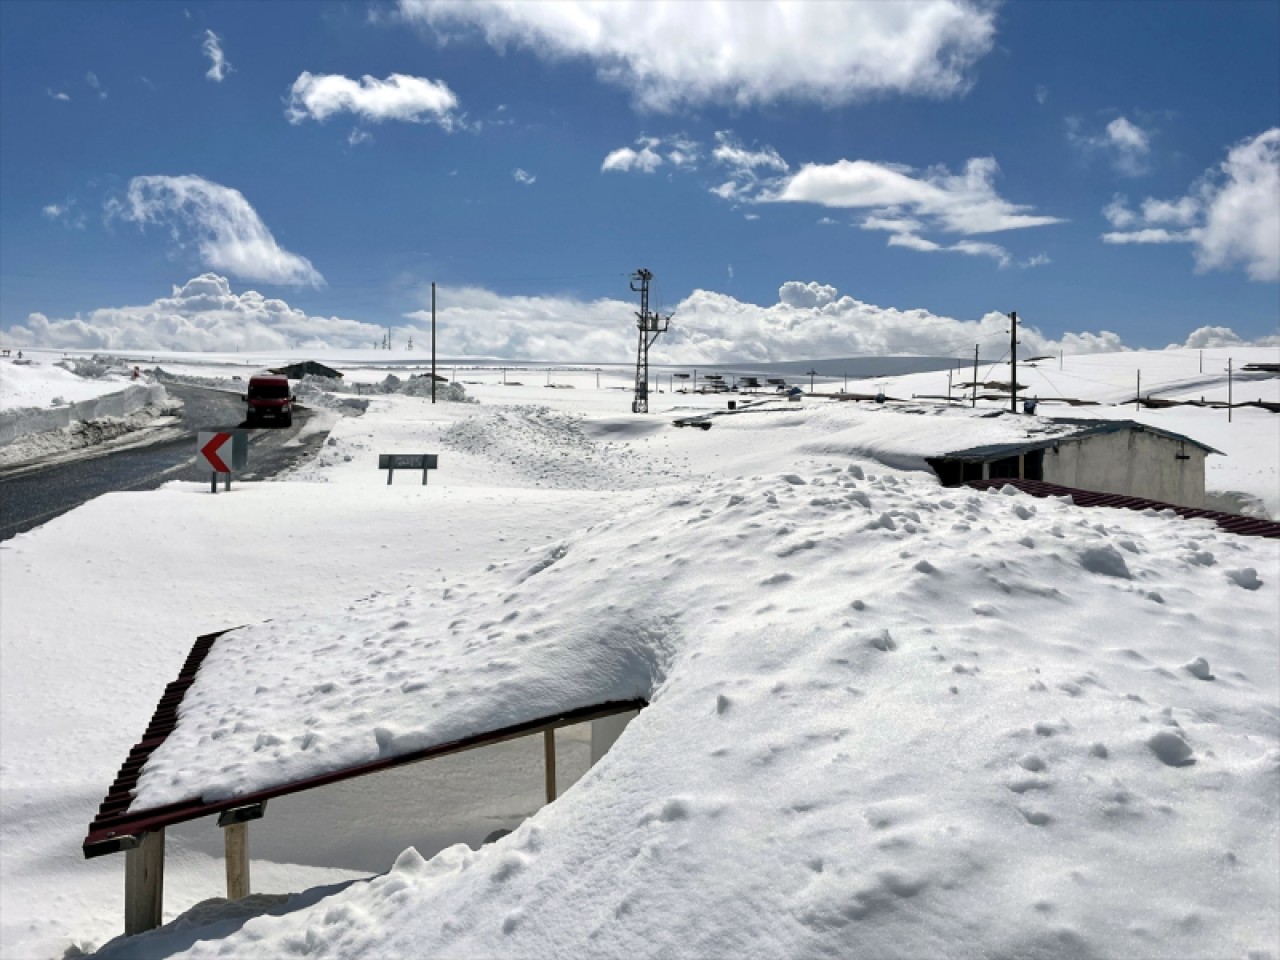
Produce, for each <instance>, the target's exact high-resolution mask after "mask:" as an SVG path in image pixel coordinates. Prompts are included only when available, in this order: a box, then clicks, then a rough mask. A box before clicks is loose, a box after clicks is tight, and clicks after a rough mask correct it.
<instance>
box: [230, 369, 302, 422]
mask: <svg viewBox="0 0 1280 960" xmlns="http://www.w3.org/2000/svg"><path fill="white" fill-rule="evenodd" d="M243 399H244V401H245V402H246V403H247V404H248V406H249V409H248V412H247V413H246V415H245V425H246V426H250V427H268V426H270V427H287V426H290V425H291V424H292V423H293V404H294V402H295V401H296V400H297V398H296V397H295V396H294V395H293V393H292V391H291V390H290V389H289V379H288V377H284V376H281V375H280V374H278V373H263V374H258V375H255V376H252V377H250V378H249V387H248V390H247V391H246V392H245V394H244V397H243Z"/></svg>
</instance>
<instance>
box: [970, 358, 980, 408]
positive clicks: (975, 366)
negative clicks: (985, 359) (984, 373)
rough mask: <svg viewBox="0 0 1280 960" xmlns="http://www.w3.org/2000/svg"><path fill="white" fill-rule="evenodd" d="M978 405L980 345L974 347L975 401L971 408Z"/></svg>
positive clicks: (971, 403)
mask: <svg viewBox="0 0 1280 960" xmlns="http://www.w3.org/2000/svg"><path fill="white" fill-rule="evenodd" d="M977 405H978V345H977V344H976V343H975V344H974V345H973V400H972V402H970V404H969V406H971V407H976V406H977Z"/></svg>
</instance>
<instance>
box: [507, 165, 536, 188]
mask: <svg viewBox="0 0 1280 960" xmlns="http://www.w3.org/2000/svg"><path fill="white" fill-rule="evenodd" d="M511 176H512V178H513V179H514V180H515V182H516V183H521V184H524V185H525V186H526V187H529V186H532V185H533V184H535V183H537V182H538V177H537V175H536V174H532V173H530V172H529V171H528V170H522V169H520V168H519V167H516V168H515V169H514V170H512V171H511Z"/></svg>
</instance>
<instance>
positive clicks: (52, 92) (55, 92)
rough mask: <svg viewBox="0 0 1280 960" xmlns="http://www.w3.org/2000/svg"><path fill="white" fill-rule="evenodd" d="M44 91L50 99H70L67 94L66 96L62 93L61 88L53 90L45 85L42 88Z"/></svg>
mask: <svg viewBox="0 0 1280 960" xmlns="http://www.w3.org/2000/svg"><path fill="white" fill-rule="evenodd" d="M44 92H45V93H47V94H48V95H49V96H50V97H51V98H52V99H54V100H60V101H61V102H63V103H66V102H67V101H69V100H70V99H71V98H70V97H69V96H67V95H66V94H65V93H63V92H62V91H61V90H54V89H53V88H52V87H45V88H44Z"/></svg>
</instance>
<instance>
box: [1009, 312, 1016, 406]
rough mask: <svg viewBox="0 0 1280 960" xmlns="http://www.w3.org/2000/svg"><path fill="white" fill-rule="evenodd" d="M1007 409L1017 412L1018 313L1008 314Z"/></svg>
mask: <svg viewBox="0 0 1280 960" xmlns="http://www.w3.org/2000/svg"><path fill="white" fill-rule="evenodd" d="M1009 409H1010V410H1012V411H1013V412H1014V413H1017V412H1018V311H1017V310H1014V311H1011V312H1010V314H1009Z"/></svg>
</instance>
